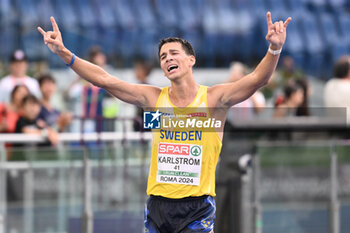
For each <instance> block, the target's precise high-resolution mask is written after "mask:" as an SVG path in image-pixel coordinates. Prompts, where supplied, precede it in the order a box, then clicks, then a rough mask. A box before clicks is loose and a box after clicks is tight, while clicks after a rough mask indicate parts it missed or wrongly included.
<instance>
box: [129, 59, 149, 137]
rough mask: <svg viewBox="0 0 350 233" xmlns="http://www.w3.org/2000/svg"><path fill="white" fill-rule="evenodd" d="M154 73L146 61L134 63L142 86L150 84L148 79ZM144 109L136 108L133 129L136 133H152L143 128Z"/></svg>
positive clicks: (136, 75)
mask: <svg viewBox="0 0 350 233" xmlns="http://www.w3.org/2000/svg"><path fill="white" fill-rule="evenodd" d="M151 72H152V65H151V64H149V63H148V62H147V61H145V60H136V61H135V62H134V73H135V77H136V78H137V80H138V82H139V83H140V84H148V83H147V78H148V76H149V75H150V74H151ZM142 119H143V109H142V108H140V107H136V119H135V120H134V124H133V128H134V130H135V131H150V129H144V128H143V123H142V122H143V121H142Z"/></svg>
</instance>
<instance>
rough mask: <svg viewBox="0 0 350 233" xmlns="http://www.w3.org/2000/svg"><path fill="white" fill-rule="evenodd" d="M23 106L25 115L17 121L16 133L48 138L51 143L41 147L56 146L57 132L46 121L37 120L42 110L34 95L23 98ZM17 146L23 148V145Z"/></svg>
mask: <svg viewBox="0 0 350 233" xmlns="http://www.w3.org/2000/svg"><path fill="white" fill-rule="evenodd" d="M21 106H22V110H23V115H22V116H21V117H20V118H19V119H18V121H17V124H16V130H15V132H16V133H25V134H36V135H42V136H45V137H47V139H48V140H49V143H43V144H39V145H40V146H48V145H56V144H57V143H58V134H57V132H56V131H55V130H53V129H52V128H50V127H48V126H47V125H46V124H45V122H44V121H42V120H37V118H38V115H39V113H40V108H41V105H40V102H39V100H38V99H37V98H36V97H35V96H34V95H27V96H26V97H24V98H23V100H22V104H21ZM16 146H23V144H16Z"/></svg>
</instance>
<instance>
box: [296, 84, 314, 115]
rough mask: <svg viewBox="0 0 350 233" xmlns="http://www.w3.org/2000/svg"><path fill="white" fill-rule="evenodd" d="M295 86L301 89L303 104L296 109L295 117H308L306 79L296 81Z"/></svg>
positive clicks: (308, 92) (308, 91) (308, 89)
mask: <svg viewBox="0 0 350 233" xmlns="http://www.w3.org/2000/svg"><path fill="white" fill-rule="evenodd" d="M295 82H296V84H297V85H299V86H301V87H302V88H303V96H304V100H303V103H302V104H301V105H300V106H299V107H298V108H297V112H296V115H297V116H310V111H309V96H310V92H311V90H310V86H309V83H308V82H307V81H306V79H297V80H296V81H295Z"/></svg>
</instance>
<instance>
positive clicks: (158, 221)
mask: <svg viewBox="0 0 350 233" xmlns="http://www.w3.org/2000/svg"><path fill="white" fill-rule="evenodd" d="M215 211H216V207H215V200H214V198H213V197H212V196H201V197H187V198H182V199H169V198H165V197H160V196H151V197H150V198H149V199H148V200H147V204H146V208H145V233H190V232H210V231H212V230H213V229H214V221H215Z"/></svg>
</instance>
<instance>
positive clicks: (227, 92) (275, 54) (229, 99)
mask: <svg viewBox="0 0 350 233" xmlns="http://www.w3.org/2000/svg"><path fill="white" fill-rule="evenodd" d="M266 20H267V29H268V32H267V35H266V40H267V41H268V42H270V46H269V51H268V52H267V54H266V55H265V57H264V58H263V59H262V61H261V62H260V63H259V65H258V66H257V67H256V68H255V70H254V71H253V72H252V73H250V74H248V75H246V76H245V77H243V78H242V79H240V80H238V81H237V82H233V83H227V84H220V85H216V86H213V87H211V88H210V89H208V95H209V97H210V98H208V101H209V102H211V104H210V105H212V106H213V105H214V106H215V107H230V106H232V105H235V104H237V103H239V102H242V101H243V100H245V99H247V98H248V97H250V96H251V95H252V94H253V93H254V92H255V91H256V90H258V89H259V88H260V87H262V86H264V85H265V84H267V82H268V81H269V79H270V77H271V75H272V73H273V72H274V71H275V69H276V66H277V63H278V59H279V57H280V56H279V54H280V52H281V49H282V46H283V44H284V42H285V40H286V31H287V26H288V24H289V22H290V21H291V20H292V19H291V18H290V17H289V18H288V19H287V20H286V21H285V22H283V21H279V22H275V23H272V21H271V13H270V12H267V14H266ZM214 106H213V107H214Z"/></svg>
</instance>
